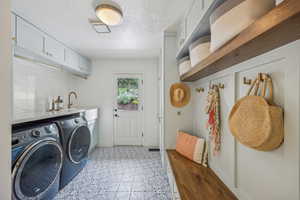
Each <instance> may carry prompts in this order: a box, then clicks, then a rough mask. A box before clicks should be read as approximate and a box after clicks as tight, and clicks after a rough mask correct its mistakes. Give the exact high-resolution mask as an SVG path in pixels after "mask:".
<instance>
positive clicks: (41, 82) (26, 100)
mask: <svg viewBox="0 0 300 200" xmlns="http://www.w3.org/2000/svg"><path fill="white" fill-rule="evenodd" d="M78 79H79V78H77V77H75V76H72V75H71V74H69V73H66V72H64V71H62V70H60V69H56V68H51V67H49V66H45V65H42V64H37V63H33V62H29V61H26V60H23V59H19V58H14V59H13V113H14V114H15V115H16V114H22V113H32V112H44V111H45V110H46V109H47V105H48V97H49V96H51V97H57V96H62V97H63V99H64V103H65V104H67V95H68V93H69V91H73V90H74V89H75V88H76V87H75V84H76V82H77V81H78Z"/></svg>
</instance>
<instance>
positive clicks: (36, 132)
mask: <svg viewBox="0 0 300 200" xmlns="http://www.w3.org/2000/svg"><path fill="white" fill-rule="evenodd" d="M31 136H32V137H35V138H38V137H40V136H41V132H40V131H38V130H34V131H32V132H31Z"/></svg>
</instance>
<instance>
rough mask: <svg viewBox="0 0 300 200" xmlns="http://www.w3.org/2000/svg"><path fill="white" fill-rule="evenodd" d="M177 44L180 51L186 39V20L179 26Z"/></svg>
mask: <svg viewBox="0 0 300 200" xmlns="http://www.w3.org/2000/svg"><path fill="white" fill-rule="evenodd" d="M177 32H178V37H177V44H178V49H179V48H180V47H181V46H182V44H183V43H184V41H185V38H186V18H183V19H182V20H181V22H180V24H179V26H178V30H177Z"/></svg>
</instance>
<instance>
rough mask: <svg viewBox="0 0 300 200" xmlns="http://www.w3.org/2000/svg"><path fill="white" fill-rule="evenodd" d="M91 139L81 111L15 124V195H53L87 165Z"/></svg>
mask: <svg viewBox="0 0 300 200" xmlns="http://www.w3.org/2000/svg"><path fill="white" fill-rule="evenodd" d="M90 141H91V134H90V132H89V129H88V128H87V124H86V121H85V120H84V119H83V118H82V117H80V116H79V115H74V116H68V117H64V118H56V119H52V120H51V121H43V122H38V123H30V124H22V125H17V126H14V127H13V133H12V199H13V200H32V199H35V200H50V199H53V198H54V197H55V195H56V194H57V193H58V191H59V190H60V189H62V188H63V187H65V186H66V185H67V184H68V183H69V182H70V181H71V180H72V179H73V178H74V177H75V176H76V175H77V174H78V173H79V172H80V171H81V170H82V169H83V168H84V166H85V165H86V163H87V159H88V149H89V146H90Z"/></svg>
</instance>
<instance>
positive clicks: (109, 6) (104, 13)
mask: <svg viewBox="0 0 300 200" xmlns="http://www.w3.org/2000/svg"><path fill="white" fill-rule="evenodd" d="M95 12H96V15H97V17H98V18H99V19H100V20H101V21H102V22H103V23H105V24H106V25H109V26H116V25H119V24H121V23H122V21H123V13H122V10H121V8H120V6H119V5H117V4H115V3H103V4H99V5H98V6H97V7H96V9H95Z"/></svg>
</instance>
